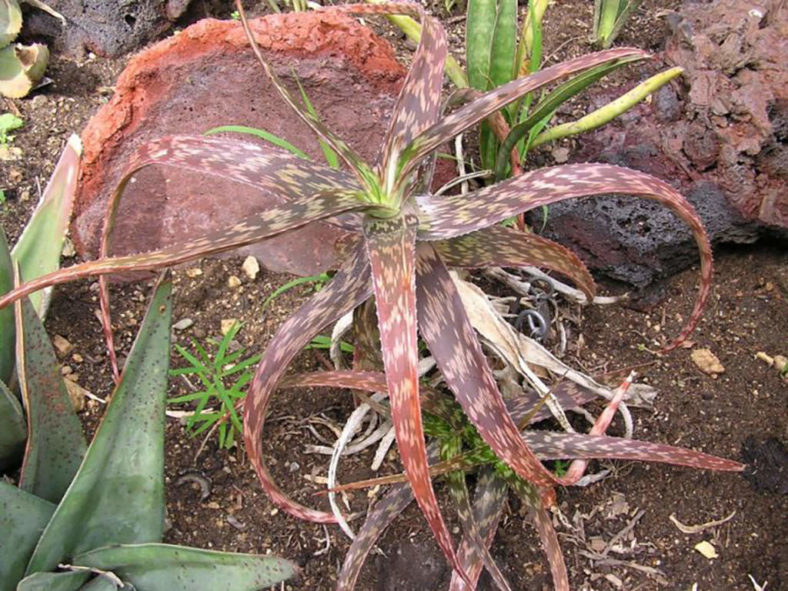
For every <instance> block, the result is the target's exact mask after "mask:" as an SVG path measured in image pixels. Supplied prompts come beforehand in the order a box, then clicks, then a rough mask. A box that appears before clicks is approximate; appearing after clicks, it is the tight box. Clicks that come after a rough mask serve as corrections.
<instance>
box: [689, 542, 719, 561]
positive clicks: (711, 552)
mask: <svg viewBox="0 0 788 591" xmlns="http://www.w3.org/2000/svg"><path fill="white" fill-rule="evenodd" d="M695 550H697V551H698V552H700V553H701V554H703V556H704V558H708V559H709V560H711V559H712V558H719V556H720V555H719V554H717V550H716V549H715V548H714V546H712V545H711V544H710V543H709V542H707V541H705V540H704V541H702V542H698V543H697V544H695Z"/></svg>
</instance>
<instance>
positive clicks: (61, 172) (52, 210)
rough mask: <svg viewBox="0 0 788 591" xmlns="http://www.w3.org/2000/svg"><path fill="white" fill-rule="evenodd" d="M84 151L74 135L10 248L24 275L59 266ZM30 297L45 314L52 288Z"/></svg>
mask: <svg viewBox="0 0 788 591" xmlns="http://www.w3.org/2000/svg"><path fill="white" fill-rule="evenodd" d="M81 155H82V142H81V141H80V139H79V136H77V135H72V136H71V137H70V138H68V143H67V144H66V147H65V148H64V149H63V153H62V154H61V155H60V160H58V163H57V165H56V166H55V171H54V172H53V173H52V178H50V179H49V184H48V185H47V187H46V189H45V190H44V194H43V196H42V197H41V202H40V203H39V204H38V207H36V210H35V211H34V212H33V215H32V217H31V218H30V221H29V222H28V223H27V225H26V226H25V229H24V231H23V232H22V235H21V236H20V237H19V240H18V241H17V243H16V245H15V246H14V249H13V250H12V251H11V256H12V258H13V260H14V262H17V263H19V266H20V267H21V269H22V277H24V278H25V279H26V280H28V281H29V280H30V279H35V278H36V277H40V276H41V275H45V274H47V273H51V272H52V271H54V270H55V269H57V268H58V267H59V266H60V253H61V252H62V250H63V242H64V241H65V239H66V232H67V230H68V224H69V222H70V221H71V211H72V210H73V208H74V195H75V194H76V187H77V178H78V176H79V159H80V157H81ZM30 301H31V302H32V303H33V306H34V307H35V309H36V312H38V315H39V316H40V317H41V318H43V317H44V316H45V315H46V311H47V308H48V307H49V292H48V291H47V292H42V293H37V294H32V295H31V296H30Z"/></svg>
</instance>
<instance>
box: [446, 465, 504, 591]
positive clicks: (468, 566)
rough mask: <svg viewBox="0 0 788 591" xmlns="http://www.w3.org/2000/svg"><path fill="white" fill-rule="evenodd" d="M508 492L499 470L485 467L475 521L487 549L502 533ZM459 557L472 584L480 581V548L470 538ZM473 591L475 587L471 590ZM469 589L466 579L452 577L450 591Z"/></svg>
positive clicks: (476, 498)
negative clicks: (502, 516) (502, 521)
mask: <svg viewBox="0 0 788 591" xmlns="http://www.w3.org/2000/svg"><path fill="white" fill-rule="evenodd" d="M507 492H508V487H507V485H506V482H505V481H504V480H503V479H502V478H501V477H500V476H498V475H497V474H496V472H495V470H494V469H493V468H492V467H490V466H485V467H482V469H481V470H480V471H479V476H478V478H477V479H476V490H475V491H474V498H473V519H474V521H475V522H476V523H477V524H478V527H479V536H480V537H481V538H482V541H483V542H484V544H485V545H486V546H487V548H489V547H490V545H491V544H492V541H493V538H495V533H496V532H497V531H498V522H499V521H500V519H501V515H502V514H503V509H504V506H505V504H506V496H507ZM459 555H460V562H462V564H463V566H465V572H467V573H468V576H469V577H470V578H471V581H472V582H476V581H478V579H479V575H481V572H482V567H483V566H484V561H483V559H482V554H481V552H479V548H478V545H477V544H475V543H473V542H472V541H471V540H469V539H468V538H467V537H463V540H462V542H461V543H460V549H459ZM473 588H474V587H471V589H473ZM467 589H468V587H467V586H466V585H465V582H464V581H463V580H462V579H460V578H459V577H457V576H456V575H452V578H451V584H450V586H449V591H466V590H467Z"/></svg>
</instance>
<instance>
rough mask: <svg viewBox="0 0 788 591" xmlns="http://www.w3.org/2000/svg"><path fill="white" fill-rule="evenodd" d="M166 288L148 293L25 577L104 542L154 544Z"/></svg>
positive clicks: (160, 487) (159, 500) (160, 483)
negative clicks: (116, 379)
mask: <svg viewBox="0 0 788 591" xmlns="http://www.w3.org/2000/svg"><path fill="white" fill-rule="evenodd" d="M171 291H172V284H171V283H170V282H169V281H164V282H162V283H161V284H160V285H159V286H158V287H157V288H156V291H155V293H154V295H153V298H152V300H151V303H150V305H149V307H148V312H147V314H146V315H145V320H144V321H143V324H142V328H141V329H140V332H139V334H138V335H137V339H136V341H135V342H134V346H133V347H132V349H131V353H130V354H129V357H128V360H127V362H126V365H125V368H124V371H123V375H122V376H121V380H120V383H119V384H118V386H117V387H116V388H115V391H114V393H113V394H112V402H111V403H110V405H109V407H108V408H107V411H106V414H105V415H104V418H103V419H102V421H101V425H100V426H99V429H98V431H97V432H96V436H95V438H94V439H93V442H92V443H91V445H90V448H89V449H88V451H87V453H86V454H85V459H84V461H83V462H82V465H81V466H80V468H79V472H78V473H77V475H76V476H75V477H74V481H73V482H72V484H71V486H70V487H69V489H68V491H67V493H66V495H65V496H64V497H63V500H62V501H61V503H60V505H59V506H58V508H57V510H56V511H55V514H54V515H53V516H52V520H51V521H50V523H49V525H48V526H47V528H46V530H45V531H44V533H43V535H42V536H41V541H40V542H39V544H38V546H37V547H36V551H35V553H34V554H33V557H32V558H31V560H30V564H29V565H28V569H27V572H28V573H33V572H36V571H48V570H51V569H53V568H54V567H55V566H57V564H58V562H60V561H62V560H64V559H68V558H70V557H72V556H73V555H74V554H76V553H79V552H84V551H86V550H92V549H94V548H97V547H100V546H104V545H106V544H110V543H137V542H149V541H158V540H160V539H161V536H162V532H163V530H164V409H165V397H166V389H167V370H168V366H169V358H170V355H169V347H170V316H171V301H170V294H171ZM74 532H79V535H75V534H74Z"/></svg>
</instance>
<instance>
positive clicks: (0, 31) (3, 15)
mask: <svg viewBox="0 0 788 591" xmlns="http://www.w3.org/2000/svg"><path fill="white" fill-rule="evenodd" d="M21 30H22V11H21V9H20V8H19V3H18V2H17V0H0V47H5V46H6V45H8V44H9V43H11V41H13V40H14V39H16V36H17V35H19V31H21Z"/></svg>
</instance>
